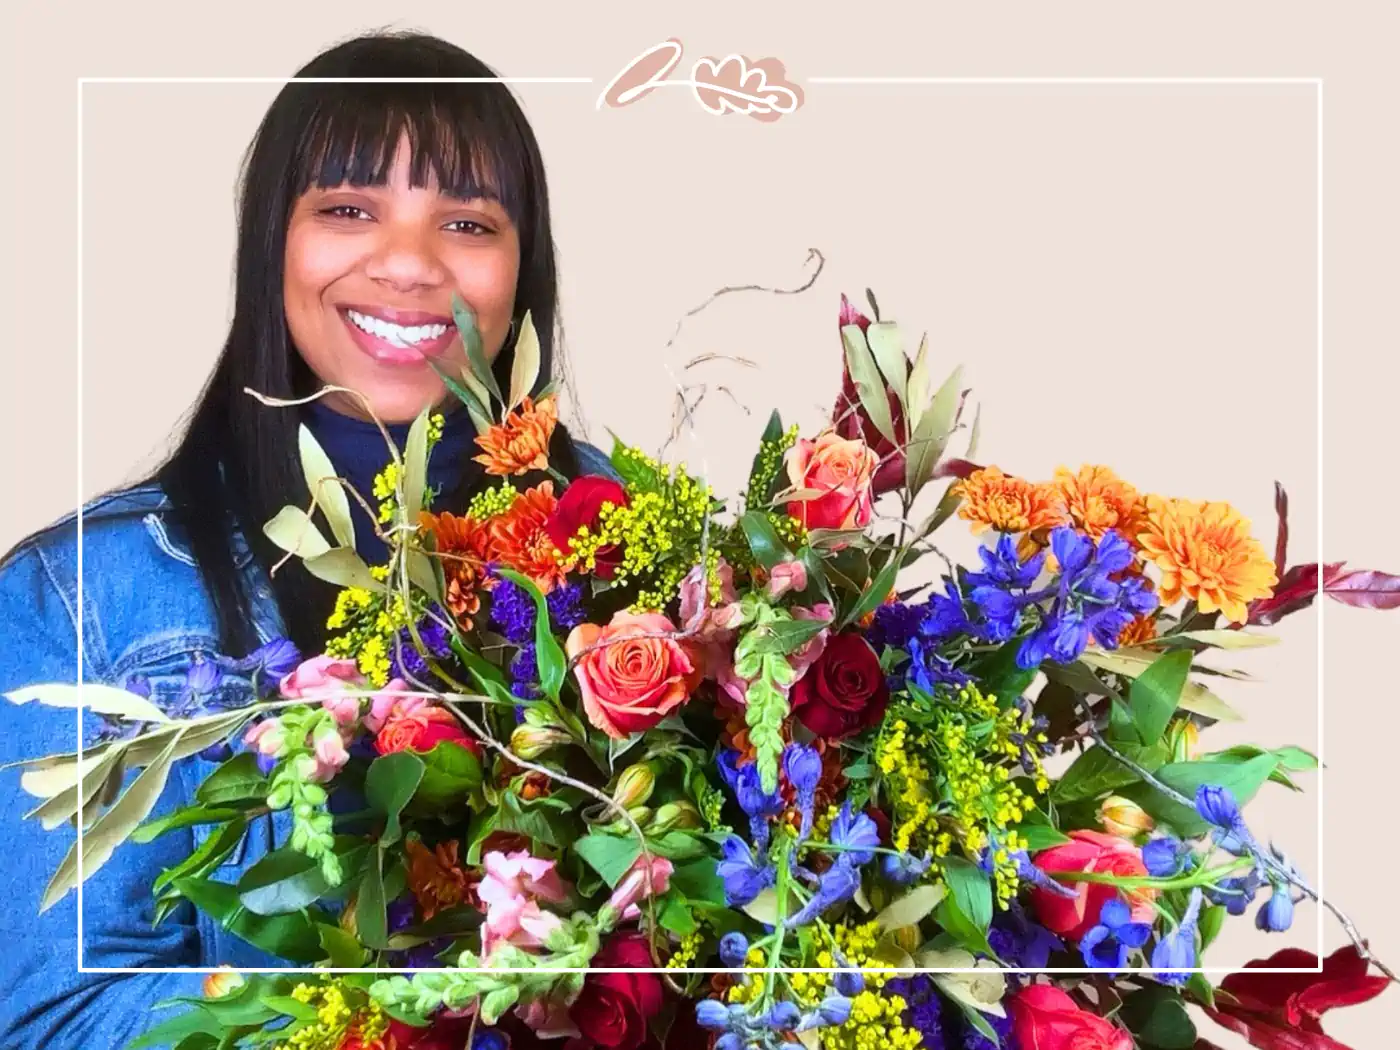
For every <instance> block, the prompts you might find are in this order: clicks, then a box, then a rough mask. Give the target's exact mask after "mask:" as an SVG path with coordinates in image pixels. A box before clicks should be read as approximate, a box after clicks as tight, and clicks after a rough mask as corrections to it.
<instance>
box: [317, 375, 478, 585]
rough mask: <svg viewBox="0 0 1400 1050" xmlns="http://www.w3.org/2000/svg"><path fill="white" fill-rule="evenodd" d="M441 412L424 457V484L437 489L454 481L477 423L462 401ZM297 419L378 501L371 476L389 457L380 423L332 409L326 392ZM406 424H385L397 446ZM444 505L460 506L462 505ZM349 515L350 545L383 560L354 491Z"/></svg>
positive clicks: (373, 561) (358, 487)
mask: <svg viewBox="0 0 1400 1050" xmlns="http://www.w3.org/2000/svg"><path fill="white" fill-rule="evenodd" d="M443 412H444V419H443V428H442V437H441V438H439V439H438V442H437V444H436V445H434V446H433V451H432V454H431V455H430V456H429V457H428V487H429V488H432V489H436V490H437V491H439V492H447V491H450V490H451V489H453V488H454V487H455V486H456V485H457V483H458V482H459V481H460V480H461V477H462V472H463V470H464V469H465V468H466V467H467V465H468V464H469V463H470V457H471V456H472V455H473V453H474V452H475V451H476V448H475V439H476V427H475V426H474V425H473V423H472V421H471V417H470V416H469V415H468V414H467V412H466V411H465V410H464V409H463V408H462V406H461V405H458V406H456V408H455V409H454V408H452V407H447V408H445V409H444V410H443ZM302 419H303V421H304V422H305V423H306V425H307V427H308V428H309V429H310V430H311V433H312V434H314V435H315V437H316V440H317V441H319V442H320V443H321V447H322V448H324V449H325V450H326V455H328V456H329V457H330V459H331V464H332V465H333V466H334V467H335V469H336V472H337V473H338V474H339V475H340V476H341V477H343V478H345V479H346V480H347V481H348V482H350V484H351V485H352V486H353V487H354V489H355V491H356V492H358V493H359V494H360V495H361V496H363V497H364V498H365V500H366V501H367V502H368V503H369V505H370V506H371V507H377V506H378V502H379V501H378V500H376V499H375V497H374V476H375V475H376V474H378V473H379V472H380V471H381V470H383V469H384V467H385V466H386V465H387V464H388V463H389V461H390V455H389V450H388V448H387V447H385V444H384V435H383V434H381V433H380V431H379V427H378V426H376V425H375V424H374V423H372V422H370V421H368V420H364V419H356V418H354V417H353V416H347V415H345V414H344V413H341V412H337V411H336V410H335V409H334V408H331V407H330V406H329V405H327V404H326V401H325V398H321V399H320V400H317V401H312V402H310V403H309V404H307V405H305V406H303V409H302ZM411 425H412V424H409V423H387V424H385V429H386V430H388V431H389V435H390V437H392V438H393V439H394V444H396V445H397V446H398V447H399V450H400V451H401V452H402V450H403V448H404V446H405V445H406V444H407V442H408V431H409V428H410V427H411ZM443 509H446V510H456V511H458V512H459V513H460V512H461V508H454V507H446V508H443ZM350 516H351V517H352V518H353V519H354V522H355V549H356V550H357V551H358V552H359V554H360V557H362V558H364V560H365V561H366V562H368V563H369V564H370V565H382V564H383V563H384V562H385V561H386V560H387V559H388V556H389V552H388V549H387V548H386V547H385V546H384V544H383V543H382V542H381V541H380V539H379V537H378V536H376V535H375V534H374V523H373V522H371V521H370V520H369V518H368V517H367V516H366V514H365V511H364V508H363V507H361V506H360V504H359V501H358V500H356V499H355V498H354V497H351V499H350Z"/></svg>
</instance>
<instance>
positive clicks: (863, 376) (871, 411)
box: [841, 324, 899, 441]
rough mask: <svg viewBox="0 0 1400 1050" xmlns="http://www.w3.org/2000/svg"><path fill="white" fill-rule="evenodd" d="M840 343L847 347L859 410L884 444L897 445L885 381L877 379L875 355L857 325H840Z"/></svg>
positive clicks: (847, 357)
mask: <svg viewBox="0 0 1400 1050" xmlns="http://www.w3.org/2000/svg"><path fill="white" fill-rule="evenodd" d="M841 341H842V343H843V344H845V347H846V370H847V371H848V372H850V374H851V382H852V383H853V384H854V385H855V388H856V394H857V395H858V396H859V398H860V407H861V408H862V409H864V411H865V414H866V415H867V416H868V417H869V418H870V422H872V423H874V424H875V429H876V430H878V431H879V432H880V433H881V434H883V435H884V436H885V438H886V439H887V440H889V441H898V440H899V439H898V438H897V437H896V436H895V432H894V420H893V419H892V418H891V417H890V401H889V394H888V392H887V391H886V389H885V383H884V380H883V379H882V378H881V377H880V369H879V366H878V365H876V364H875V355H874V354H872V353H871V352H870V347H869V346H868V345H867V344H866V341H865V333H864V332H862V331H861V330H860V325H854V324H848V325H842V326H841Z"/></svg>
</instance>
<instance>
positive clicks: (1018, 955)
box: [987, 900, 1064, 970]
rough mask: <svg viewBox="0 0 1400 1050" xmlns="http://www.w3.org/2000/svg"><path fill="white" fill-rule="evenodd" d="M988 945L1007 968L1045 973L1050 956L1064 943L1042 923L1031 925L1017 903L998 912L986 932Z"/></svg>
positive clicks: (1029, 919)
mask: <svg viewBox="0 0 1400 1050" xmlns="http://www.w3.org/2000/svg"><path fill="white" fill-rule="evenodd" d="M987 942H988V943H989V944H990V945H991V946H992V951H994V952H996V953H997V957H998V958H999V959H1001V961H1002V962H1004V963H1005V964H1006V965H1007V966H1013V967H1018V968H1022V969H1027V970H1043V969H1045V967H1046V966H1047V965H1048V964H1049V962H1050V953H1051V952H1058V951H1062V950H1063V949H1064V943H1063V942H1062V941H1061V940H1060V939H1059V938H1058V937H1056V936H1055V935H1054V934H1053V933H1051V932H1050V931H1049V930H1047V929H1046V928H1045V927H1044V926H1041V925H1040V924H1039V923H1037V922H1034V921H1032V919H1031V917H1030V916H1029V915H1027V914H1026V911H1025V909H1024V908H1022V907H1021V905H1020V903H1019V902H1018V901H1014V900H1013V901H1012V902H1011V906H1010V907H1009V908H1007V910H1006V911H1002V912H998V913H997V914H996V916H995V918H993V919H992V927H991V929H990V930H988V931H987Z"/></svg>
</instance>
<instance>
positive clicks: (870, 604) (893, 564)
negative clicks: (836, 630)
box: [840, 551, 902, 627]
mask: <svg viewBox="0 0 1400 1050" xmlns="http://www.w3.org/2000/svg"><path fill="white" fill-rule="evenodd" d="M901 556H902V552H899V551H896V552H895V554H894V556H893V557H891V558H890V560H889V561H888V562H886V564H885V567H884V568H883V569H881V570H880V572H879V573H878V574H877V575H876V577H875V581H874V582H873V583H872V584H871V585H870V586H869V587H868V588H867V589H866V590H865V591H864V592H863V593H862V594H861V596H860V599H859V600H858V601H857V602H856V603H855V605H853V606H852V607H851V611H850V612H848V613H847V614H846V615H845V616H844V617H842V619H841V625H840V626H841V627H846V626H848V625H850V624H853V623H855V622H856V621H858V620H859V619H860V618H861V617H862V616H864V615H865V614H866V613H870V612H874V611H875V610H876V609H878V608H879V607H880V606H881V605H883V604H884V602H885V599H886V598H888V597H889V595H890V591H892V590H893V589H894V580H895V577H896V576H898V575H899V565H900V559H901Z"/></svg>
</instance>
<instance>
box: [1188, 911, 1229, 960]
mask: <svg viewBox="0 0 1400 1050" xmlns="http://www.w3.org/2000/svg"><path fill="white" fill-rule="evenodd" d="M1227 914H1229V912H1228V910H1227V909H1226V907H1225V905H1223V904H1210V905H1207V906H1206V907H1205V908H1204V909H1203V910H1202V911H1201V920H1200V922H1199V924H1198V925H1197V926H1196V928H1197V929H1198V930H1200V932H1201V954H1202V955H1204V954H1205V952H1206V949H1207V948H1209V947H1210V946H1211V944H1212V943H1213V942H1214V941H1215V938H1216V937H1218V936H1219V935H1220V930H1221V928H1222V927H1223V926H1224V925H1225V916H1226V915H1227Z"/></svg>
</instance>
